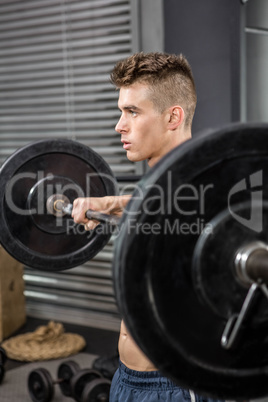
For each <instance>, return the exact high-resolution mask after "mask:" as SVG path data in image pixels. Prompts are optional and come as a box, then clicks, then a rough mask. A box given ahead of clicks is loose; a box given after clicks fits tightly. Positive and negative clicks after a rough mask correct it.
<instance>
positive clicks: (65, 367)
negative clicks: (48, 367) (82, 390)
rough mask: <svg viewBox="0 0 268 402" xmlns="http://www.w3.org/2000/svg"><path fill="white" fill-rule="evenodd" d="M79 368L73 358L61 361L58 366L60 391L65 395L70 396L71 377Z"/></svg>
mask: <svg viewBox="0 0 268 402" xmlns="http://www.w3.org/2000/svg"><path fill="white" fill-rule="evenodd" d="M79 370H80V367H79V364H78V363H76V362H75V361H73V360H69V361H66V362H64V363H61V364H60V366H59V368H58V379H60V380H63V382H59V386H60V389H61V392H62V394H63V395H65V396H72V389H71V378H72V377H73V376H74V375H75V374H76V373H78V372H79Z"/></svg>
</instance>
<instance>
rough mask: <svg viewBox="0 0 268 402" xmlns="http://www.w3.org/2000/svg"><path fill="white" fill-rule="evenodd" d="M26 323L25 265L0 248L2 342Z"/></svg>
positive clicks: (0, 331)
mask: <svg viewBox="0 0 268 402" xmlns="http://www.w3.org/2000/svg"><path fill="white" fill-rule="evenodd" d="M25 321H26V309H25V296H24V280H23V265H22V264H21V263H19V262H18V261H16V260H15V259H14V258H12V257H11V256H10V255H9V254H8V253H7V252H6V251H5V250H4V249H3V247H1V246H0V341H2V340H3V339H5V338H7V337H9V336H10V335H12V334H13V333H14V332H15V331H16V330H18V329H19V328H20V327H21V326H22V325H23V324H24V323H25Z"/></svg>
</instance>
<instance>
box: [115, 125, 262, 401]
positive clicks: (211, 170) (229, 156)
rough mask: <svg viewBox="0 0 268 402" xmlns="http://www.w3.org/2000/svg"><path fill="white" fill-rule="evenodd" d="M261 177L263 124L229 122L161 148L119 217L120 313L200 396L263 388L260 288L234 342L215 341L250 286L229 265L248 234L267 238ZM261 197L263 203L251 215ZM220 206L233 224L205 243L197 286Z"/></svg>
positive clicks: (161, 363)
mask: <svg viewBox="0 0 268 402" xmlns="http://www.w3.org/2000/svg"><path fill="white" fill-rule="evenodd" d="M267 177H268V126H267V125H254V124H250V125H244V124H237V125H231V126H228V127H225V128H222V129H220V130H218V131H215V132H210V133H206V134H202V135H200V136H197V137H196V138H194V139H193V140H191V141H188V142H186V143H184V144H182V145H181V146H179V147H178V148H176V149H174V150H173V151H172V152H170V153H169V154H168V155H166V156H165V157H164V158H163V159H162V160H161V161H160V162H159V163H158V164H157V165H156V166H154V167H153V169H151V171H150V172H149V173H148V174H147V175H146V176H145V177H144V178H143V179H142V181H141V182H140V184H139V188H138V189H137V190H136V191H135V192H134V194H133V197H132V199H131V201H130V203H129V204H128V206H127V210H126V212H125V214H124V216H123V219H122V220H121V226H120V233H119V236H118V237H117V241H116V248H115V256H114V263H113V274H114V286H115V292H116V297H117V301H118V305H119V308H120V311H121V314H122V316H123V319H124V321H125V323H126V325H127V327H128V328H129V330H130V332H131V334H132V336H133V338H134V340H135V341H136V342H137V344H138V345H139V346H140V347H141V349H142V350H143V351H144V353H145V354H146V355H147V356H148V357H149V358H150V359H151V360H152V362H153V363H154V364H155V365H156V366H157V367H158V368H159V369H160V370H161V371H162V372H163V373H164V374H165V375H167V376H168V377H170V378H172V379H173V380H174V381H176V382H177V383H178V384H180V385H181V386H182V387H184V388H186V389H194V390H196V391H197V392H198V393H199V394H203V395H208V396H212V397H217V398H222V399H252V398H257V397H262V396H264V395H267V394H268V382H267V372H268V336H267V335H268V326H267V323H268V320H267V318H268V316H267V312H268V310H267V305H266V304H267V300H264V296H263V298H262V296H261V297H260V300H259V303H260V305H259V306H257V311H256V315H257V316H256V317H255V318H254V319H253V320H251V321H250V322H249V323H247V328H246V331H244V333H243V336H242V339H241V340H240V342H239V344H238V346H237V348H236V349H234V350H228V351H227V350H225V349H224V348H223V347H222V346H221V336H222V333H223V330H224V328H225V325H226V322H227V319H228V317H230V316H231V315H232V314H233V313H237V312H239V311H240V309H241V306H242V303H243V300H244V298H245V295H246V293H247V289H246V288H245V287H244V286H243V285H242V284H241V283H239V281H237V278H236V277H235V274H234V273H233V262H232V261H234V257H235V255H234V254H235V252H236V250H235V249H236V248H237V247H240V246H242V245H244V244H245V243H247V242H248V241H249V240H250V241H252V240H253V239H254V240H260V241H263V242H264V243H268V230H267V229H268V228H267V224H268V216H267V202H266V201H265V202H261V200H267V196H268V180H267ZM141 194H143V199H141ZM258 200H259V201H260V203H261V205H262V207H263V208H262V210H261V212H260V211H259V214H258V216H257V219H256V221H251V212H252V210H254V208H255V205H256V201H258ZM249 205H254V208H253V207H252V208H249V207H248V206H249ZM224 211H229V212H230V215H231V217H232V219H233V220H234V221H235V222H232V223H231V222H229V226H230V228H231V229H230V230H227V229H226V232H225V229H224V228H223V229H222V230H219V232H221V236H219V237H217V236H218V233H217V232H218V231H215V236H216V237H215V242H216V243H217V247H215V250H214V246H213V247H212V248H210V250H209V251H210V253H211V254H212V255H211V256H210V258H211V261H212V262H213V263H211V262H210V264H209V267H207V268H206V269H205V268H204V269H203V270H202V272H201V273H202V274H203V279H204V277H205V278H206V280H207V282H206V280H205V281H204V283H202V284H201V287H202V286H203V287H204V289H203V291H201V290H200V282H199V283H198V284H197V282H198V281H197V280H196V275H197V272H196V271H197V268H196V264H195V263H194V262H193V255H194V254H195V260H196V259H197V260H198V258H199V257H198V253H200V250H199V251H198V250H197V249H196V246H197V242H198V239H199V236H200V234H201V233H204V231H206V230H210V229H211V227H212V229H213V228H214V227H213V225H211V223H213V222H214V218H215V217H218V216H221V214H222V213H224ZM252 213H253V212H252ZM261 215H262V217H263V219H262V220H260V219H259V218H260V216H261ZM206 225H208V226H206ZM220 226H221V225H220ZM212 238H213V233H212ZM201 254H202V253H201ZM205 255H207V254H205ZM221 259H223V261H225V262H226V263H225V264H221ZM232 259H233V260H232ZM205 262H206V257H205V260H204V261H202V266H205ZM230 265H231V266H230ZM230 271H232V272H230ZM199 273H200V272H199ZM201 276H202V275H201ZM201 282H202V279H201ZM211 286H213V287H214V289H210V287H211ZM208 288H209V289H208ZM218 293H219V295H220V297H219V298H218V299H215V297H214V296H215V294H216V295H217V294H218ZM213 297H214V299H213ZM221 302H222V304H221Z"/></svg>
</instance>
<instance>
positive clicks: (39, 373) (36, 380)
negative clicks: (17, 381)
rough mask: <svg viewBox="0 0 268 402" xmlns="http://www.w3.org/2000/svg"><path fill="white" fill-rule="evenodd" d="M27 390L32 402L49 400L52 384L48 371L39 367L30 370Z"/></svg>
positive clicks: (51, 395) (50, 398) (51, 396)
mask: <svg viewBox="0 0 268 402" xmlns="http://www.w3.org/2000/svg"><path fill="white" fill-rule="evenodd" d="M28 391H29V394H30V397H31V399H32V401H33V402H50V401H51V400H52V399H53V395H54V386H53V382H52V379H51V376H50V374H49V371H48V370H46V369H44V368H40V369H36V370H33V371H31V372H30V374H29V377H28Z"/></svg>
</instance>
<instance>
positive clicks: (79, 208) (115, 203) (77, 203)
mask: <svg viewBox="0 0 268 402" xmlns="http://www.w3.org/2000/svg"><path fill="white" fill-rule="evenodd" d="M130 198H131V195H123V196H106V197H85V198H77V199H76V200H74V202H73V210H72V217H73V219H74V221H75V223H81V224H84V227H85V229H86V230H93V229H95V227H96V226H97V225H98V224H99V221H97V220H95V219H90V220H89V219H88V218H87V217H86V211H87V210H89V209H92V210H95V211H98V212H102V213H105V214H112V215H116V216H121V215H122V214H123V212H124V209H125V206H126V205H127V203H128V201H129V199H130Z"/></svg>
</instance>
